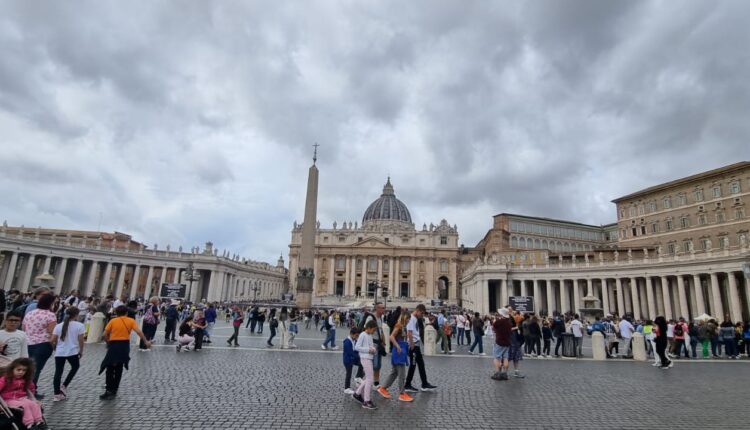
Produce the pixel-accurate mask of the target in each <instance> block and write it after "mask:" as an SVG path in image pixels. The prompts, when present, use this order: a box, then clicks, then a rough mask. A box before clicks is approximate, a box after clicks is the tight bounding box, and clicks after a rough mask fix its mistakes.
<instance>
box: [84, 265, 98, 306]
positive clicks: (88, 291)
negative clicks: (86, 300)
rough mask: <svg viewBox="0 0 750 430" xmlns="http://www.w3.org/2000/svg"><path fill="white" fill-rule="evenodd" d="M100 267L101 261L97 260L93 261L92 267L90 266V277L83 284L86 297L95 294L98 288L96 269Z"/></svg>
mask: <svg viewBox="0 0 750 430" xmlns="http://www.w3.org/2000/svg"><path fill="white" fill-rule="evenodd" d="M98 269H99V262H98V261H96V260H93V261H91V267H90V268H89V273H88V277H87V278H86V281H85V283H84V285H83V293H84V296H85V297H91V296H93V295H94V292H95V291H94V290H96V285H94V283H95V282H96V271H97V270H98Z"/></svg>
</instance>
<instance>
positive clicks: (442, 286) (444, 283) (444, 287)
mask: <svg viewBox="0 0 750 430" xmlns="http://www.w3.org/2000/svg"><path fill="white" fill-rule="evenodd" d="M448 282H449V281H448V277H446V276H441V277H439V278H438V299H440V300H448V286H449V285H448Z"/></svg>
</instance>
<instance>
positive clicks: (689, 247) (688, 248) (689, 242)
mask: <svg viewBox="0 0 750 430" xmlns="http://www.w3.org/2000/svg"><path fill="white" fill-rule="evenodd" d="M682 249H684V250H685V252H690V251H692V250H693V241H692V240H686V241H684V242H682Z"/></svg>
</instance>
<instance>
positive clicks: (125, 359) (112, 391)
mask: <svg viewBox="0 0 750 430" xmlns="http://www.w3.org/2000/svg"><path fill="white" fill-rule="evenodd" d="M127 315H128V308H127V307H126V306H118V307H117V308H116V309H115V318H112V319H111V320H110V321H109V322H108V323H107V326H106V327H104V340H105V341H106V342H107V354H106V355H105V356H104V359H103V360H102V363H101V364H100V366H99V374H100V375H101V374H102V372H104V371H106V380H105V386H106V388H105V391H104V394H102V395H101V396H99V398H100V399H101V400H112V399H114V398H115V397H117V391H118V390H119V388H120V381H121V380H122V371H123V368H124V369H127V368H128V363H129V362H130V333H131V332H135V333H136V334H137V335H138V337H140V338H141V341H142V342H143V344H144V345H145V346H147V347H150V346H151V341H150V340H148V339H146V336H145V335H144V334H143V332H142V331H141V330H140V329H139V328H138V324H137V323H136V322H135V320H134V319H133V318H130V317H128V316H127Z"/></svg>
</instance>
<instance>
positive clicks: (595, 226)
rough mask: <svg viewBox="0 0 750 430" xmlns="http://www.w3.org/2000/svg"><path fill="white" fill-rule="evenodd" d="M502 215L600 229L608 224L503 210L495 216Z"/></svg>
mask: <svg viewBox="0 0 750 430" xmlns="http://www.w3.org/2000/svg"><path fill="white" fill-rule="evenodd" d="M502 215H505V216H509V217H514V218H524V219H529V220H533V221H546V222H554V223H562V224H570V225H575V226H579V227H588V228H596V229H601V228H603V227H605V226H607V225H609V224H605V225H592V224H584V223H580V222H575V221H565V220H561V219H554V218H545V217H536V216H528V215H518V214H509V213H505V212H503V213H499V214H497V215H495V216H502Z"/></svg>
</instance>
